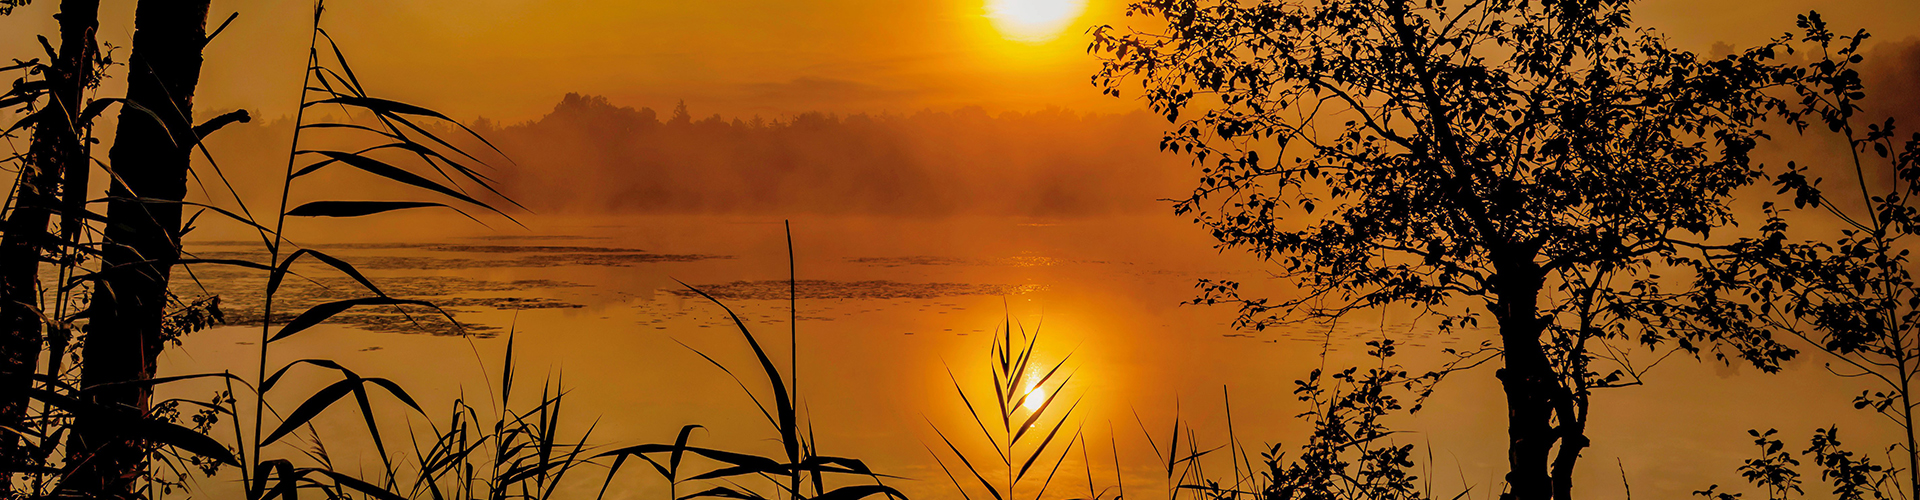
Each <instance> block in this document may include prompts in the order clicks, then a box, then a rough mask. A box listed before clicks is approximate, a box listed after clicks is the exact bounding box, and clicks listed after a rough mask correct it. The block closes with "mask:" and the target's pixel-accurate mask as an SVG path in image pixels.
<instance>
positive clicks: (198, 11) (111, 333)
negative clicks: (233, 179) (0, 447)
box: [63, 0, 209, 498]
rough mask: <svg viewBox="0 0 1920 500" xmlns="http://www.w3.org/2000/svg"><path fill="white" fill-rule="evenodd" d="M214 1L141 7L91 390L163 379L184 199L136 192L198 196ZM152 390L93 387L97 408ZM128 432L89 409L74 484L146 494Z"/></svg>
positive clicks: (90, 350) (98, 295) (92, 328)
mask: <svg viewBox="0 0 1920 500" xmlns="http://www.w3.org/2000/svg"><path fill="white" fill-rule="evenodd" d="M208 2H209V0H188V1H160V0H145V1H142V2H140V4H139V6H138V7H136V8H135V11H134V21H133V22H134V30H135V31H134V35H133V56H132V59H131V60H130V61H129V64H128V73H129V76H128V82H127V100H128V101H129V103H130V104H129V105H126V106H122V107H121V110H120V122H119V129H118V133H117V136H116V138H115V140H114V144H113V149H112V150H110V151H109V152H108V160H109V162H110V164H111V166H112V170H113V172H114V173H115V174H116V177H115V178H114V182H113V184H112V188H111V189H110V190H109V192H108V196H109V197H110V198H111V199H112V201H109V202H108V205H107V219H108V223H107V229H106V238H105V240H104V243H105V245H104V248H103V249H102V250H103V252H104V255H103V257H102V262H101V266H102V268H103V269H108V270H110V271H108V272H107V273H104V274H105V276H104V277H103V278H102V279H101V280H100V281H98V282H97V283H95V284H94V290H93V296H92V299H93V302H92V304H91V306H90V308H89V309H88V314H89V316H90V317H91V322H90V323H89V324H88V326H87V338H86V343H85V344H84V346H83V347H82V349H83V350H82V357H83V359H84V360H85V363H84V364H83V365H82V366H81V369H80V379H81V384H82V386H85V387H96V386H99V385H101V384H110V383H116V382H127V381H137V380H145V379H148V378H151V377H152V376H153V370H154V366H153V364H154V360H155V358H156V357H157V356H158V355H159V353H160V349H161V347H162V344H163V342H164V339H163V337H162V330H161V320H162V317H163V315H164V314H165V312H166V307H167V303H168V295H167V280H168V277H169V275H170V273H171V271H172V264H171V262H172V261H173V260H174V259H177V258H178V256H179V250H180V247H179V244H180V212H181V211H180V205H178V204H171V203H152V202H137V201H131V200H130V198H133V197H139V198H142V199H146V200H171V201H178V200H180V199H182V198H183V197H185V195H186V190H187V184H186V181H187V167H188V160H189V155H188V153H190V152H191V151H192V150H191V145H192V144H194V143H195V142H196V139H195V138H194V136H193V132H192V130H193V93H194V89H195V88H196V87H197V86H198V84H199V81H200V63H201V49H202V48H203V46H204V45H205V44H206V35H207V7H208ZM136 105H137V106H138V108H136V107H135V106H136ZM141 108H144V109H145V111H142V110H141ZM148 112H151V113H152V114H151V115H149V114H148ZM156 116H157V117H158V118H159V122H156V121H155V119H154V118H155V117H156ZM150 396H151V390H150V388H148V387H144V386H139V385H123V386H118V387H109V388H105V389H100V390H97V391H93V392H90V393H89V394H88V398H89V399H90V400H91V401H93V402H95V403H97V404H100V405H102V406H106V407H109V408H111V409H114V410H118V411H125V412H129V413H134V414H139V415H141V416H145V415H146V413H147V411H148V409H149V408H148V405H149V404H150V403H151V401H150V400H149V398H150ZM120 431H121V429H116V428H113V426H111V425H106V424H104V423H102V422H101V421H99V420H96V419H89V418H86V417H85V416H82V417H81V418H79V419H78V420H77V421H76V423H75V433H74V439H73V440H72V442H71V443H70V444H69V446H68V454H69V460H75V461H76V462H75V463H76V464H77V465H78V467H77V468H76V470H75V471H74V473H73V475H72V476H70V477H69V479H68V484H67V485H63V489H66V490H68V491H72V492H76V493H80V494H84V495H87V496H91V497H95V498H130V497H133V496H135V491H134V486H135V484H136V482H137V479H139V476H140V473H141V469H142V466H143V464H144V463H145V459H146V456H145V455H146V451H145V450H146V446H145V443H142V442H139V441H138V440H135V439H131V438H129V437H128V436H125V435H123V434H121V433H120Z"/></svg>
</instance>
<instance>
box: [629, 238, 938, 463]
mask: <svg viewBox="0 0 1920 500" xmlns="http://www.w3.org/2000/svg"><path fill="white" fill-rule="evenodd" d="M787 264H788V276H787V292H788V295H787V305H788V308H789V317H788V323H787V326H788V328H789V330H788V338H787V339H788V348H789V349H788V352H789V353H791V354H792V357H791V358H790V359H789V361H788V365H787V374H786V375H785V376H784V377H783V376H782V374H781V372H780V369H779V367H777V366H775V364H774V362H773V358H770V357H768V356H767V351H766V350H765V349H763V348H761V346H760V340H759V338H758V337H755V336H754V335H753V332H752V331H751V330H749V329H748V328H747V324H746V322H745V321H743V320H741V319H740V315H739V314H737V313H734V312H733V308H731V307H727V305H726V304H725V303H722V302H720V299H716V298H714V297H713V296H712V295H709V294H707V292H705V291H702V290H700V289H699V288H697V287H694V286H692V285H687V284H685V283H681V285H683V286H686V287H687V289H688V290H692V291H693V292H694V293H696V294H698V295H700V296H701V297H702V298H705V299H707V301H709V302H712V303H713V304H714V305H716V306H719V307H720V309H721V310H723V311H726V313H727V317H728V318H730V319H732V320H733V326H734V328H735V329H736V330H737V331H739V332H740V337H741V339H743V340H746V342H747V347H749V348H751V349H752V350H753V355H754V358H755V359H756V360H757V361H758V362H759V368H760V374H761V375H763V376H765V377H766V382H767V384H768V385H769V386H770V388H771V392H772V393H773V394H772V397H770V398H766V399H764V400H763V399H762V398H761V397H759V396H756V395H754V392H753V391H752V390H751V389H747V385H746V382H744V381H742V380H741V379H740V376H739V375H737V374H735V373H734V372H733V370H732V369H729V368H727V366H726V365H725V364H722V363H720V362H719V361H717V360H715V359H714V358H713V357H712V356H708V355H707V354H706V353H702V352H700V351H698V350H695V351H694V353H696V354H699V355H700V357H701V358H703V359H706V360H707V361H708V362H709V363H712V364H713V366H714V367H716V368H719V369H720V371H722V372H724V373H726V374H727V376H728V377H729V378H732V379H733V381H734V382H735V383H737V384H739V385H740V389H741V390H742V391H744V392H746V393H747V397H748V398H750V399H752V400H753V404H754V406H755V407H756V408H758V409H759V410H760V414H761V415H762V416H765V417H766V419H767V423H768V424H770V425H772V426H773V429H774V431H775V432H776V433H778V434H779V439H778V441H779V443H780V448H781V450H782V451H783V452H784V454H783V455H781V456H777V457H767V456H761V455H752V454H746V453H737V452H731V451H724V450H718V449H712V448H704V447H698V446H689V445H687V442H688V440H689V438H690V436H691V435H692V433H693V430H694V429H698V428H701V426H698V425H688V426H685V427H682V428H681V429H680V433H679V436H678V438H676V439H675V440H674V442H673V444H642V445H636V446H628V447H623V448H618V449H614V450H611V451H607V452H604V453H600V454H598V455H596V456H595V457H594V458H596V459H598V458H604V457H613V463H612V465H610V466H609V469H608V471H607V479H606V482H605V483H603V484H602V486H601V488H600V494H601V495H603V496H604V495H605V494H606V491H607V486H608V485H611V484H612V482H613V479H614V476H615V474H617V473H619V472H620V468H621V466H623V465H625V464H626V461H627V460H628V459H629V458H636V457H637V458H639V459H641V460H642V461H645V462H647V464H648V465H651V466H653V469H654V471H655V472H657V473H659V474H660V476H661V477H662V478H664V479H666V480H667V484H668V496H669V497H671V500H682V499H687V498H701V497H717V498H735V499H751V500H772V499H778V498H788V499H792V500H858V499H860V498H866V497H869V496H873V495H885V496H887V497H888V498H892V499H897V500H906V498H907V497H906V495H904V494H901V493H900V491H899V490H896V489H894V488H893V487H892V486H887V485H885V484H881V483H880V482H879V481H880V479H881V478H883V477H892V476H887V475H884V474H879V473H876V472H874V471H873V469H871V468H868V467H867V464H866V463H865V462H861V461H860V460H857V459H852V458H843V457H834V456H825V455H821V454H820V453H819V442H818V441H817V440H815V439H814V437H813V422H812V421H811V420H810V419H809V420H807V421H804V422H803V421H802V419H801V415H800V410H799V405H800V389H799V387H800V378H799V373H798V371H799V365H798V362H799V354H798V352H799V348H800V345H799V338H800V337H799V332H800V321H799V320H800V308H799V297H800V295H799V291H798V289H799V280H798V279H797V277H796V276H795V274H794V273H795V271H794V269H795V267H794V260H793V229H792V226H791V225H790V224H789V225H788V228H787ZM689 349H691V348H689ZM767 400H771V401H772V402H773V406H772V407H771V408H769V407H768V406H767V405H766V401H767ZM688 453H692V454H694V455H698V456H701V457H704V458H707V459H709V460H713V461H716V462H719V463H721V464H725V465H723V466H721V467H719V468H716V469H713V470H709V471H707V472H703V473H700V474H696V475H693V476H692V477H687V476H685V475H684V474H682V473H681V470H680V465H681V460H682V459H683V458H684V457H686V455H687V454H688ZM828 474H834V475H848V476H865V477H867V478H869V479H872V480H874V481H875V482H874V483H873V484H854V485H847V486H839V487H831V488H830V487H829V485H828V484H827V481H826V478H827V477H828V476H827V475H828ZM741 477H760V478H762V479H765V480H766V481H767V482H769V483H771V484H773V486H774V487H775V488H776V489H777V490H778V491H779V493H778V494H773V495H767V494H762V493H760V492H758V491H755V490H754V489H752V488H747V487H745V486H741V485H739V483H737V482H734V481H733V480H734V479H736V478H741ZM702 480H721V481H726V482H728V483H729V484H730V486H714V487H712V488H709V489H706V490H702V491H699V492H695V493H691V494H687V495H684V496H681V495H679V493H678V488H679V485H680V483H681V482H684V481H702ZM809 490H811V493H809Z"/></svg>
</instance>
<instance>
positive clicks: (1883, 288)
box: [1701, 12, 1920, 499]
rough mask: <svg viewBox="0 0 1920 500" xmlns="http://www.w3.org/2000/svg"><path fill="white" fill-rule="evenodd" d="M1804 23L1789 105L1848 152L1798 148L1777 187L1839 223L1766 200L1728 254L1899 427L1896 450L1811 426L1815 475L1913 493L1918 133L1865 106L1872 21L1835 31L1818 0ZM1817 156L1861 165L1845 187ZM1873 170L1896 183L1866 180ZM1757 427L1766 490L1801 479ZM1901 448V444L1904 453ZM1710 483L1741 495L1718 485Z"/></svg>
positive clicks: (1917, 474) (1778, 315)
mask: <svg viewBox="0 0 1920 500" xmlns="http://www.w3.org/2000/svg"><path fill="white" fill-rule="evenodd" d="M1796 26H1797V27H1798V28H1799V29H1800V34H1799V35H1798V42H1799V43H1800V44H1802V45H1803V46H1805V48H1804V49H1803V50H1804V51H1805V52H1808V53H1809V54H1808V55H1809V56H1811V57H1812V58H1814V59H1812V60H1811V61H1810V62H1809V63H1808V64H1807V65H1806V66H1805V67H1804V68H1803V69H1802V71H1803V72H1802V74H1801V75H1800V78H1799V79H1798V80H1797V81H1796V82H1795V85H1794V93H1795V94H1796V96H1797V97H1798V98H1799V102H1798V103H1797V105H1796V106H1794V107H1792V108H1790V109H1788V110H1785V112H1784V113H1783V114H1784V115H1785V116H1786V117H1787V118H1788V119H1789V121H1790V122H1791V123H1793V124H1794V125H1795V126H1796V127H1797V128H1798V129H1799V132H1800V133H1802V134H1806V133H1807V130H1808V129H1809V128H1813V127H1812V126H1813V125H1820V126H1822V127H1823V128H1825V129H1826V130H1827V131H1828V132H1830V133H1833V134H1835V135H1837V136H1839V138H1841V139H1844V140H1845V141H1846V144H1847V146H1848V156H1846V157H1844V158H1840V159H1838V160H1837V161H1836V160H1813V161H1810V162H1809V161H1800V162H1791V163H1789V164H1788V171H1787V172H1784V173H1781V174H1780V175H1778V176H1776V177H1775V179H1774V185H1775V186H1777V187H1778V188H1779V190H1778V194H1782V195H1789V196H1791V197H1792V200H1793V205H1794V208H1795V209H1809V208H1810V209H1812V210H1814V211H1816V212H1824V215H1825V216H1827V217H1826V219H1827V221H1829V222H1830V223H1831V226H1832V227H1839V228H1841V229H1840V230H1839V234H1838V235H1837V236H1838V237H1837V238H1836V237H1833V236H1832V235H1831V233H1829V235H1826V237H1824V238H1813V239H1804V240H1803V239H1801V238H1803V235H1806V234H1809V233H1813V234H1818V233H1816V231H1831V230H1830V229H1825V228H1822V227H1820V226H1819V225H1809V226H1810V227H1795V228H1789V227H1788V225H1787V222H1786V219H1785V218H1784V215H1785V212H1787V211H1788V210H1787V209H1785V208H1784V207H1780V206H1777V205H1775V203H1774V202H1771V201H1770V202H1768V203H1767V204H1766V209H1767V212H1768V214H1769V216H1770V219H1769V220H1768V224H1767V225H1766V226H1764V227H1762V230H1763V231H1764V232H1765V234H1764V235H1763V236H1761V237H1760V238H1758V239H1756V241H1754V244H1753V245H1751V249H1750V253H1749V254H1748V255H1746V257H1747V258H1746V259H1742V260H1740V261H1737V265H1728V266H1726V267H1727V268H1728V269H1729V270H1730V272H1731V273H1739V275H1741V276H1743V277H1750V279H1752V280H1753V281H1754V282H1755V283H1756V284H1759V285H1761V286H1757V287H1753V289H1754V291H1753V292H1751V293H1749V294H1748V297H1747V298H1748V299H1749V300H1752V301H1754V302H1756V303H1759V304H1761V305H1762V308H1761V309H1760V311H1761V312H1762V313H1763V316H1761V317H1762V318H1764V319H1765V320H1767V321H1769V322H1770V323H1772V324H1773V325H1775V327H1776V328H1778V329H1779V330H1781V331H1785V332H1788V333H1791V334H1793V335H1794V336H1796V337H1798V338H1799V339H1800V340H1802V341H1804V342H1806V345H1807V346H1808V347H1809V348H1811V349H1813V350H1817V351H1819V352H1821V353H1822V354H1825V355H1826V356H1825V359H1826V360H1827V362H1828V363H1827V364H1828V370H1829V371H1831V372H1833V373H1835V374H1837V375H1840V376H1844V377H1853V378H1860V379H1862V380H1865V381H1867V382H1869V384H1871V387H1872V388H1871V389H1866V390H1862V391H1861V392H1860V395H1859V396H1856V397H1855V398H1854V400H1853V407H1854V409H1866V410H1871V411H1874V412H1876V413H1879V414H1880V415H1882V416H1884V417H1886V418H1887V422H1889V423H1891V424H1892V425H1893V426H1894V427H1895V428H1896V429H1897V430H1898V431H1899V432H1898V433H1897V434H1896V435H1897V436H1898V440H1897V441H1896V442H1891V443H1884V444H1883V446H1879V448H1882V449H1885V450H1887V451H1888V453H1889V456H1888V457H1887V458H1888V459H1889V461H1891V462H1892V463H1889V464H1880V463H1874V462H1873V461H1872V460H1871V459H1870V458H1867V457H1861V458H1854V457H1853V453H1851V452H1847V451H1844V450H1841V449H1840V447H1839V445H1840V438H1839V434H1840V429H1839V428H1838V427H1831V426H1830V427H1827V428H1823V429H1815V430H1814V434H1813V435H1812V437H1811V438H1810V443H1809V447H1808V448H1807V449H1806V450H1805V451H1804V452H1802V453H1801V454H1800V456H1803V457H1806V458H1808V459H1809V460H1810V461H1812V462H1813V464H1814V465H1815V466H1817V467H1820V469H1821V471H1822V472H1821V474H1820V479H1821V480H1822V481H1823V482H1827V483H1830V484H1831V485H1832V487H1833V491H1834V493H1835V494H1836V495H1837V496H1839V497H1841V498H1866V497H1868V496H1872V497H1874V498H1900V497H1909V496H1910V495H1913V494H1914V493H1915V492H1920V449H1916V445H1920V437H1917V435H1916V433H1915V431H1916V428H1915V427H1914V415H1913V412H1914V410H1915V409H1916V408H1920V401H1916V398H1915V394H1914V387H1913V381H1914V377H1916V376H1920V343H1916V339H1920V315H1916V314H1915V313H1916V311H1920V308H1916V305H1920V304H1916V302H1915V301H1916V300H1920V280H1916V279H1915V277H1914V275H1913V269H1912V265H1913V262H1912V260H1911V257H1910V255H1911V243H1909V242H1907V241H1906V240H1909V239H1910V238H1911V237H1912V235H1913V234H1914V233H1915V231H1916V228H1920V208H1916V207H1914V206H1913V205H1912V201H1911V198H1910V197H1912V196H1914V195H1917V194H1920V133H1910V134H1909V135H1908V137H1906V138H1902V137H1901V136H1900V134H1899V133H1898V132H1897V130H1898V128H1897V126H1896V125H1897V124H1896V123H1895V121H1894V119H1893V118H1891V117H1889V118H1887V119H1886V120H1885V121H1884V122H1881V123H1873V122H1872V121H1871V120H1870V119H1867V118H1865V117H1863V116H1862V115H1864V114H1866V113H1867V112H1868V111H1869V110H1866V109H1862V108H1861V106H1860V102H1861V101H1862V100H1864V99H1865V98H1866V97H1867V90H1869V89H1867V88H1866V85H1865V82H1864V81H1863V78H1862V75H1861V72H1860V71H1859V70H1858V68H1859V66H1860V64H1861V63H1862V62H1864V61H1865V58H1864V55H1863V54H1861V50H1860V49H1861V45H1862V44H1863V43H1865V42H1866V41H1867V39H1868V38H1869V35H1868V33H1867V32H1866V31H1865V30H1859V31H1856V32H1854V34H1852V35H1840V34H1836V33H1834V32H1833V31H1832V30H1831V28H1829V27H1828V25H1827V23H1826V21H1825V20H1823V19H1822V18H1821V16H1820V14H1819V13H1818V12H1809V13H1807V14H1804V15H1801V16H1799V18H1798V20H1797V22H1796ZM1886 90H1887V91H1892V90H1894V89H1886ZM1875 111H1877V110H1875ZM1862 122H1865V128H1864V130H1862V129H1861V128H1860V127H1859V125H1861V124H1862ZM1809 163H1816V164H1817V163H1828V164H1837V165H1838V166H1840V167H1841V170H1842V171H1849V170H1850V171H1851V172H1850V173H1851V174H1852V177H1853V179H1850V181H1851V182H1845V181H1849V179H1845V178H1844V177H1843V178H1841V179H1839V180H1841V181H1843V182H1842V183H1840V184H1839V187H1837V188H1835V187H1831V186H1829V187H1821V186H1820V181H1821V180H1822V179H1820V178H1818V177H1812V173H1813V172H1812V169H1811V168H1810V167H1809V165H1808V164H1809ZM1878 179H1887V180H1892V182H1893V185H1891V186H1872V185H1870V184H1869V183H1870V182H1874V181H1875V180H1878ZM1836 368H1837V370H1836ZM1748 433H1749V434H1750V435H1752V437H1754V439H1755V440H1756V441H1755V442H1756V444H1759V445H1760V446H1761V447H1762V450H1763V453H1762V457H1761V458H1757V459H1753V460H1748V461H1747V464H1746V466H1745V467H1742V469H1741V472H1742V475H1743V476H1744V477H1745V478H1746V479H1747V480H1748V481H1749V482H1751V483H1753V484H1755V485H1758V486H1762V487H1764V488H1765V489H1766V492H1767V497H1768V498H1775V499H1777V498H1786V497H1788V496H1789V494H1800V493H1802V492H1801V488H1800V479H1799V473H1798V472H1796V471H1795V470H1794V469H1795V466H1797V465H1799V461H1798V460H1795V459H1794V458H1793V456H1794V455H1793V454H1792V453H1791V452H1788V451H1784V450H1783V446H1784V444H1783V442H1782V441H1781V440H1780V439H1779V438H1777V437H1775V436H1774V434H1775V433H1776V431H1775V430H1772V429H1769V430H1767V431H1766V432H1760V431H1758V430H1750V431H1748ZM1894 451H1899V452H1900V453H1899V456H1898V458H1895V457H1894V456H1892V453H1893V452H1894ZM1896 474H1898V475H1900V476H1904V478H1895V475H1896ZM1701 494H1702V495H1705V496H1713V497H1716V498H1725V497H1730V496H1737V494H1730V493H1726V492H1722V491H1719V490H1718V489H1717V486H1716V487H1714V488H1708V489H1707V490H1706V491H1703V492H1701Z"/></svg>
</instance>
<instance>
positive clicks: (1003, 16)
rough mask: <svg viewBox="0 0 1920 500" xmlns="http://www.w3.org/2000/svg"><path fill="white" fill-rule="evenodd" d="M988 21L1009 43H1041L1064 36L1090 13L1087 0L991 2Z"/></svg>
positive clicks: (989, 2)
mask: <svg viewBox="0 0 1920 500" xmlns="http://www.w3.org/2000/svg"><path fill="white" fill-rule="evenodd" d="M986 10H987V18H989V19H992V20H993V27H994V28H995V29H998V30H1000V34H1001V35H1002V36H1005V37H1006V38H1007V39H1008V40H1014V41H1019V42H1027V43H1040V42H1045V41H1049V40H1053V39H1054V37H1058V36H1060V33H1061V32H1062V31H1064V30H1065V29H1066V28H1067V27H1068V26H1070V25H1072V24H1073V21H1074V20H1076V19H1079V18H1080V14H1081V13H1082V12H1085V11H1086V10H1087V1H1086V0H987V5H986Z"/></svg>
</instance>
